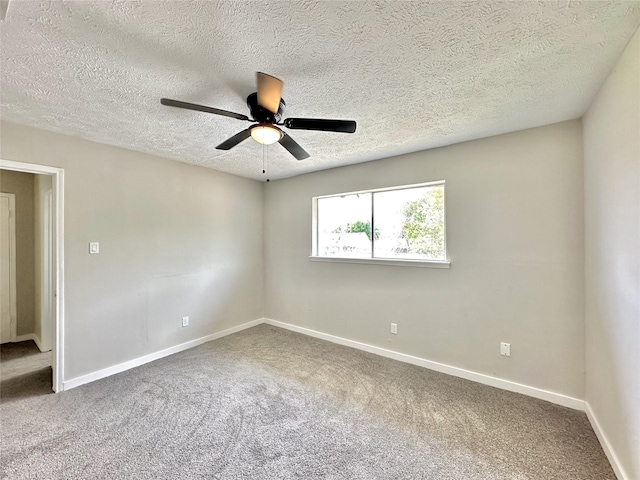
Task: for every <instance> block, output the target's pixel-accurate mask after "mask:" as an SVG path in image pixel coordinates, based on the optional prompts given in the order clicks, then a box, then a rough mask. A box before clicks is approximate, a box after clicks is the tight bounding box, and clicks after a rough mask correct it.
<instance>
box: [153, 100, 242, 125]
mask: <svg viewBox="0 0 640 480" xmlns="http://www.w3.org/2000/svg"><path fill="white" fill-rule="evenodd" d="M160 103H161V104H162V105H167V106H169V107H178V108H186V109H187V110H197V111H198V112H205V113H214V114H216V115H223V116H225V117H231V118H236V119H238V120H249V117H247V116H246V115H242V114H240V113H235V112H229V111H228V110H220V109H219V108H213V107H205V106H204V105H196V104H195V103H187V102H181V101H180V100H171V99H170V98H161V99H160Z"/></svg>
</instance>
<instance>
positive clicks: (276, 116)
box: [247, 92, 286, 123]
mask: <svg viewBox="0 0 640 480" xmlns="http://www.w3.org/2000/svg"><path fill="white" fill-rule="evenodd" d="M247 106H248V107H249V111H250V112H251V116H252V117H253V118H254V119H255V120H256V121H258V122H260V123H278V122H279V121H280V120H281V119H282V114H283V113H284V108H285V106H286V103H285V102H284V100H283V99H282V98H281V99H280V106H279V107H278V112H277V113H273V112H270V111H269V110H267V109H266V108H263V107H261V106H260V105H258V93H257V92H253V93H252V94H251V95H249V96H248V97H247Z"/></svg>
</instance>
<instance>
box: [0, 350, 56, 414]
mask: <svg viewBox="0 0 640 480" xmlns="http://www.w3.org/2000/svg"><path fill="white" fill-rule="evenodd" d="M51 385H52V383H51V352H41V351H40V350H39V349H38V347H37V346H36V344H35V342H34V341H33V340H28V341H26V342H17V343H3V344H2V345H0V403H6V402H14V401H17V400H20V399H24V398H27V397H36V396H40V395H46V394H49V393H52V390H51Z"/></svg>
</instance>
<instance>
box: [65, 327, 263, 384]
mask: <svg viewBox="0 0 640 480" xmlns="http://www.w3.org/2000/svg"><path fill="white" fill-rule="evenodd" d="M263 322H264V319H263V318H259V319H257V320H252V321H251V322H247V323H243V324H242V325H238V326H235V327H231V328H228V329H226V330H222V331H221V332H217V333H212V334H211V335H206V336H204V337H200V338H196V339H195V340H190V341H188V342H185V343H181V344H180V345H175V346H173V347H169V348H165V349H164V350H160V351H158V352H154V353H150V354H148V355H144V356H142V357H138V358H134V359H133V360H129V361H127V362H123V363H119V364H118V365H114V366H112V367H108V368H103V369H102V370H98V371H96V372H92V373H88V374H86V375H82V376H80V377H76V378H72V379H71V380H67V381H65V382H64V383H63V390H69V389H71V388H75V387H79V386H80V385H84V384H85V383H89V382H94V381H96V380H100V379H101V378H105V377H109V376H111V375H115V374H116V373H120V372H124V371H125V370H129V369H131V368H135V367H139V366H140V365H144V364H145V363H149V362H152V361H154V360H158V359H159V358H162V357H166V356H168V355H172V354H174V353H178V352H182V351H183V350H188V349H190V348H193V347H197V346H198V345H201V344H203V343H206V342H210V341H211V340H215V339H217V338H221V337H226V336H227V335H231V334H232V333H236V332H239V331H241V330H244V329H246V328H251V327H255V326H256V325H260V324H261V323H263Z"/></svg>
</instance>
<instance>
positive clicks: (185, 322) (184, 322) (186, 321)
mask: <svg viewBox="0 0 640 480" xmlns="http://www.w3.org/2000/svg"><path fill="white" fill-rule="evenodd" d="M182 326H183V327H188V326H189V317H182Z"/></svg>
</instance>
